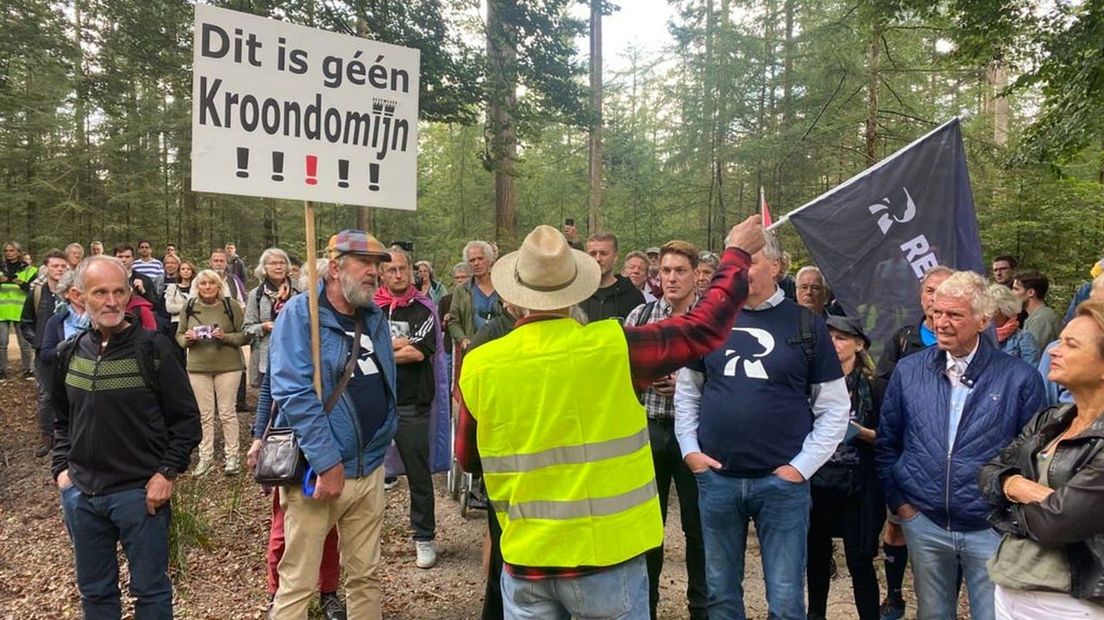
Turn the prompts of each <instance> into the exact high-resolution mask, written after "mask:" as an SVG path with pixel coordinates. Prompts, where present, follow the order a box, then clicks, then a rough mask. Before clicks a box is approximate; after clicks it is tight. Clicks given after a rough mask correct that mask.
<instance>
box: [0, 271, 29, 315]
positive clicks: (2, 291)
mask: <svg viewBox="0 0 1104 620" xmlns="http://www.w3.org/2000/svg"><path fill="white" fill-rule="evenodd" d="M37 273H38V269H36V268H35V267H30V266H28V267H24V268H23V269H21V270H20V271H19V272H18V273H16V274H15V275H16V277H17V278H19V279H20V280H22V281H23V282H30V281H32V280H34V279H35V274H37ZM25 299H27V291H24V290H23V289H21V288H19V285H18V284H16V283H14V282H5V283H3V284H0V321H16V322H18V321H19V319H20V317H22V316H23V300H25ZM36 310H37V308H36Z"/></svg>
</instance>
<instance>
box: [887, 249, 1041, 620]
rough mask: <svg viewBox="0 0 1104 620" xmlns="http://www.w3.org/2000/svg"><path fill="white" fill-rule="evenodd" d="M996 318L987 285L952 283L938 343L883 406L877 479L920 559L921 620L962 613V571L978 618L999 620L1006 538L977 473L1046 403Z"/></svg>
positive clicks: (902, 374) (941, 299) (909, 364)
mask: <svg viewBox="0 0 1104 620" xmlns="http://www.w3.org/2000/svg"><path fill="white" fill-rule="evenodd" d="M990 312H991V310H990V302H989V296H988V292H987V285H986V282H985V279H984V278H982V277H981V276H979V275H977V274H976V273H973V272H969V271H959V272H955V273H954V274H953V275H951V276H950V277H948V278H947V279H946V280H944V281H943V283H942V284H940V285H939V288H938V289H937V290H936V292H935V298H934V301H933V305H932V320H933V324H934V328H935V335H936V345H937V346H935V347H930V348H928V349H926V350H924V351H921V352H919V353H916V354H914V355H910V356H908V357H906V358H904V359H902V360H900V361H899V362H898V363H897V368H896V370H895V371H894V372H893V376H892V378H891V379H890V382H889V387H888V388H887V391H886V396H885V402H884V404H883V405H882V417H881V423H880V425H879V427H878V438H877V440H876V442H875V444H874V449H875V453H876V459H877V469H878V475H879V477H880V479H881V484H882V488H883V490H884V491H885V494H886V502H887V503H888V504H889V508H890V510H892V511H893V512H894V514H895V515H896V516H897V518H898V519H899V520H900V522H901V527H902V529H903V530H904V533H905V540H906V542H907V543H908V549H909V555H911V556H912V573H913V577H914V583H915V586H916V599H917V605H918V608H919V615H918V617H919V618H920V619H921V620H929V619H930V620H936V619H939V620H943V619H946V618H953V617H954V616H955V601H956V598H957V596H956V574H957V572H958V568H959V567H960V566H961V568H962V573H963V576H964V577H965V580H966V586H967V589H968V592H969V596H970V614H971V617H973V618H975V619H978V620H992V618H994V610H993V584H992V582H990V581H989V576H988V574H987V572H986V566H985V564H986V562H987V561H988V560H989V558H991V557H992V556H993V553H994V552H996V550H997V544H998V543H999V542H1000V536H999V535H998V534H996V532H994V531H993V530H992V529H990V527H989V524H988V522H987V521H986V515H987V513H988V511H989V506H988V504H987V503H986V502H985V500H984V499H982V497H981V495H980V493H979V491H978V483H977V475H978V470H979V469H980V468H981V466H982V465H983V464H985V463H986V462H988V461H989V460H990V459H991V458H993V456H994V455H996V453H997V451H998V450H1000V449H1001V448H1003V447H1004V446H1006V445H1008V443H1009V442H1011V441H1012V440H1013V439H1015V438H1016V436H1017V435H1018V434H1019V431H1020V429H1021V428H1022V427H1023V425H1024V424H1025V423H1026V422H1027V421H1028V419H1030V418H1031V416H1032V415H1034V414H1035V413H1036V412H1037V411H1039V410H1040V409H1041V408H1042V407H1043V405H1044V404H1045V399H1044V395H1043V382H1042V379H1041V378H1040V377H1039V375H1038V373H1037V372H1035V369H1033V368H1032V367H1031V366H1029V365H1027V364H1025V363H1024V362H1022V361H1020V360H1018V359H1016V358H1014V357H1012V356H1010V355H1006V354H1004V353H1001V352H1000V350H999V349H997V348H996V345H994V344H993V343H992V342H991V339H990V338H988V337H982V336H981V333H982V332H983V331H985V328H986V326H987V325H988V324H989V318H990Z"/></svg>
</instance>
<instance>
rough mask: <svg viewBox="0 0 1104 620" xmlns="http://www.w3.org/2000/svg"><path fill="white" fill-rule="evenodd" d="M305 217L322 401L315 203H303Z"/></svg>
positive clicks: (313, 353) (313, 357)
mask: <svg viewBox="0 0 1104 620" xmlns="http://www.w3.org/2000/svg"><path fill="white" fill-rule="evenodd" d="M303 217H304V220H305V223H306V232H307V258H308V260H307V277H308V279H309V280H310V285H309V286H308V288H307V306H308V307H309V308H310V335H311V362H312V363H313V364H314V391H315V392H316V393H317V394H318V400H322V350H321V348H320V346H319V345H320V343H321V340H322V336H321V334H320V333H319V332H320V330H319V328H318V259H317V258H316V257H315V255H316V253H317V251H318V248H317V241H316V239H317V238H316V237H315V233H314V203H313V202H311V201H309V200H308V201H306V202H304V203H303Z"/></svg>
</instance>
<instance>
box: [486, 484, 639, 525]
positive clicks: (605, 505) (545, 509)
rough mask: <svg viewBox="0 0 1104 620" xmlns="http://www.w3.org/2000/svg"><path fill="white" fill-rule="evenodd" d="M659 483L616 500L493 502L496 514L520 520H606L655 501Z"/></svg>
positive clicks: (600, 498) (609, 498) (612, 498)
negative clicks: (653, 499)
mask: <svg viewBox="0 0 1104 620" xmlns="http://www.w3.org/2000/svg"><path fill="white" fill-rule="evenodd" d="M657 494H658V491H656V481H655V478H652V480H651V481H650V482H648V484H645V485H644V486H642V487H638V488H636V489H633V490H632V491H629V492H627V493H622V494H621V495H615V496H613V497H596V498H590V499H581V500H576V501H573V502H551V501H543V502H525V503H522V504H509V503H506V502H491V504H492V505H493V506H494V509H495V512H499V513H502V514H505V515H507V516H508V517H510V519H511V520H517V519H558V520H561V521H562V520H564V519H578V518H581V517H604V516H609V515H612V514H617V513H619V512H624V511H626V510H629V509H630V508H635V507H636V506H639V505H641V504H644V503H646V502H647V501H648V500H650V499H652V498H653V497H656V495H657Z"/></svg>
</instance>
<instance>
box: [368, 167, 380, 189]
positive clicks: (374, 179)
mask: <svg viewBox="0 0 1104 620" xmlns="http://www.w3.org/2000/svg"><path fill="white" fill-rule="evenodd" d="M379 188H380V186H379V164H368V189H370V190H372V191H373V192H378V191H379Z"/></svg>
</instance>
